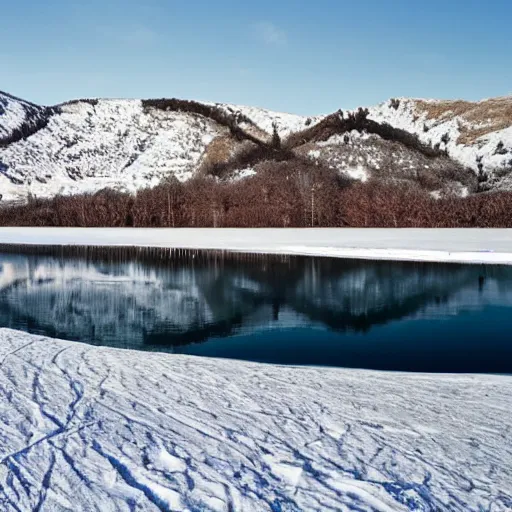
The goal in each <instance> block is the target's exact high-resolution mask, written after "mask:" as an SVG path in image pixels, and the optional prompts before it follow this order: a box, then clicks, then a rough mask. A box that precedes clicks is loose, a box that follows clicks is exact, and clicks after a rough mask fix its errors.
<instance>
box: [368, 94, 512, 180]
mask: <svg viewBox="0 0 512 512" xmlns="http://www.w3.org/2000/svg"><path fill="white" fill-rule="evenodd" d="M503 100H507V98H504V99H503ZM398 101H399V105H398V107H397V108H394V107H393V104H392V102H391V101H387V102H385V103H382V104H380V105H378V106H377V107H372V108H370V109H369V110H370V118H371V119H373V120H375V121H379V122H386V123H389V124H390V125H392V126H394V127H396V128H401V129H403V130H406V131H408V132H409V133H413V134H416V135H417V136H418V137H419V138H420V140H421V141H423V142H425V143H427V144H429V145H431V146H434V145H435V144H438V143H439V144H440V147H441V149H446V150H447V151H448V154H449V155H450V157H452V158H453V159H454V160H456V161H458V162H460V163H462V164H463V165H465V166H466V167H468V168H471V169H473V170H475V171H478V160H477V158H478V159H479V160H481V163H482V165H483V168H484V169H485V170H491V171H492V170H496V169H502V168H506V167H510V166H511V163H510V162H511V160H512V119H510V124H511V126H508V127H507V128H505V129H502V130H497V131H492V132H491V133H489V134H487V135H483V136H481V137H479V138H477V140H476V141H475V143H473V144H468V145H465V144H462V143H459V136H460V127H461V125H464V124H466V125H467V124H468V123H467V121H465V120H464V119H463V118H462V117H457V116H453V117H452V116H449V117H447V118H446V119H444V118H441V119H431V120H428V119H427V115H426V113H425V112H421V111H419V110H418V108H417V103H418V101H423V102H426V103H430V104H432V105H435V104H436V103H438V104H439V103H442V102H438V101H435V100H414V99H408V98H400V99H399V100H398ZM425 130H427V131H425ZM443 137H445V140H448V142H444V141H443ZM499 143H501V144H503V148H502V150H501V151H498V152H497V147H498V144H499Z"/></svg>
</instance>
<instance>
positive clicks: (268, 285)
mask: <svg viewBox="0 0 512 512" xmlns="http://www.w3.org/2000/svg"><path fill="white" fill-rule="evenodd" d="M83 256H85V254H84V255H83ZM0 326H2V327H11V328H14V329H22V330H25V331H28V332H32V333H38V334H44V335H48V336H53V337H59V338H64V339H69V340H79V341H83V342H87V343H92V344H96V345H108V346H113V347H122V348H131V349H137V350H156V351H167V352H177V353H184V354H196V355H201V356H215V357H229V358H237V359H249V360H254V361H265V362H272V363H281V364H310V365H334V366H345V367H360V368H377V369H390V370H406V371H429V372H431V371H434V372H438V371H439V372H499V373H512V267H504V266H482V265H475V266H469V265H454V264H450V265H447V264H431V263H399V262H366V261H351V260H339V259H330V258H302V257H242V256H235V255H224V256H222V255H219V254H214V253H205V252H201V253H199V252H194V253H186V254H181V255H176V254H174V255H169V254H168V253H167V254H163V253H162V252H160V253H157V254H154V253H151V254H142V256H141V255H140V254H139V255H136V257H135V256H134V255H132V254H122V251H117V252H116V253H112V254H110V255H107V256H105V254H104V253H103V254H102V255H101V257H100V256H95V257H94V258H91V255H90V254H89V255H88V256H87V258H86V257H81V256H80V255H78V256H77V255H76V254H75V255H74V257H71V256H69V255H68V256H64V255H59V256H35V255H22V254H6V253H0Z"/></svg>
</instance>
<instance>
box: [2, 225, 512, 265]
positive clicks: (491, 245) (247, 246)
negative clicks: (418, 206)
mask: <svg viewBox="0 0 512 512" xmlns="http://www.w3.org/2000/svg"><path fill="white" fill-rule="evenodd" d="M0 245H41V246H94V247H120V246H123V247H154V248H165V249H185V250H213V251H216V250H218V251H228V252H233V253H253V254H273V255H289V256H318V257H334V258H346V259H366V260H388V261H389V260H391V261H425V262H438V263H471V264H498V265H499V264H501V265H512V229H415V228H398V229H388V228H254V229H244V228H60V227H59V228H48V227H44V228H38V227H27V228H23V227H22V228H20V227H12V228H11V227H2V228H0Z"/></svg>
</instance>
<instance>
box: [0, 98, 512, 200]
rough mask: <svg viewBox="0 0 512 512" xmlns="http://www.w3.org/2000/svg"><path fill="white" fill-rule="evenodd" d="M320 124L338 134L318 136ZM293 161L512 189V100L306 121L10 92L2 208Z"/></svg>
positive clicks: (430, 103)
mask: <svg viewBox="0 0 512 512" xmlns="http://www.w3.org/2000/svg"><path fill="white" fill-rule="evenodd" d="M347 119H352V120H353V122H352V123H351V122H347ZM322 123H324V124H326V125H329V126H330V128H329V129H330V130H331V132H332V133H331V132H328V133H327V134H328V135H329V136H325V137H323V139H322V138H320V139H318V138H317V140H314V138H310V140H308V138H307V137H309V135H310V134H311V133H312V132H314V130H313V128H314V127H315V126H320V128H321V127H322ZM347 127H352V128H353V129H350V130H349V129H348V128H347ZM274 132H275V134H277V139H276V138H275V137H276V135H275V134H274ZM324 135H325V134H324ZM301 136H304V137H305V138H303V139H301ZM294 138H295V140H294ZM273 141H274V142H273ZM291 141H294V142H293V144H292V143H291ZM273 144H279V148H277V147H273ZM258 146H259V148H258ZM422 148H423V149H422ZM285 150H286V151H288V153H285V152H284V151H285ZM427 150H428V151H427ZM429 152H431V153H432V154H428V153H429ZM421 153H423V154H421ZM290 158H300V159H302V160H304V161H307V162H310V163H311V164H312V165H324V166H326V167H328V168H330V169H334V170H335V171H337V172H338V173H340V174H341V175H344V176H347V177H348V178H350V179H355V180H362V181H365V180H367V179H385V180H392V181H393V180H394V181H397V182H399V181H403V180H406V181H415V182H419V183H420V185H421V186H422V187H423V186H425V187H426V189H427V190H428V191H429V192H430V193H432V194H433V196H434V197H435V196H444V195H447V194H455V195H462V196H463V195H467V194H471V193H474V192H478V191H487V190H509V189H512V96H505V97H502V98H491V99H486V100H482V101H480V102H466V101H462V100H456V101H449V100H423V99H411V98H392V99H390V100H388V101H386V102H384V103H381V104H380V105H378V106H375V107H370V108H368V109H359V110H356V111H346V112H342V111H338V112H335V113H333V114H330V115H323V116H316V117H306V116H299V115H294V114H285V113H279V112H273V111H269V110H265V109H261V108H256V107H247V106H241V105H231V104H226V103H211V102H194V101H187V100H178V99H172V98H171V99H157V100H133V99H100V98H90V99H78V100H71V101H68V102H64V103H61V104H59V105H55V106H38V105H36V104H34V103H31V102H29V101H25V100H22V99H20V98H17V97H16V96H13V95H11V94H8V93H1V92H0V194H2V195H3V198H4V201H6V200H7V201H9V200H12V201H24V200H26V199H27V198H28V197H29V196H36V197H53V196H55V195H59V194H63V195H70V194H79V193H89V192H91V193H92V192H96V191H98V190H101V189H104V188H112V189H116V190H124V191H128V192H135V191H137V190H140V189H143V188H147V187H152V186H155V185H157V184H158V183H160V182H161V181H162V180H166V179H169V178H176V179H178V180H179V181H186V180H189V179H191V178H192V177H194V176H197V175H204V174H207V175H208V174H211V175H214V176H216V178H217V179H224V180H233V179H242V178H244V177H247V176H251V175H252V174H254V173H257V172H258V167H259V166H261V165H262V164H264V163H265V162H268V161H272V160H276V161H280V160H283V159H284V160H286V159H290ZM418 176H419V177H418ZM426 184H427V185H426Z"/></svg>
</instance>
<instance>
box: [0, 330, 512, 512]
mask: <svg viewBox="0 0 512 512" xmlns="http://www.w3.org/2000/svg"><path fill="white" fill-rule="evenodd" d="M511 400H512V379H511V377H508V376H493V375H487V376H484V375H480V376H471V375H460V376H452V375H426V374H401V373H382V372H371V371H363V370H344V369H328V368H295V367H280V366H271V365H263V364H254V363H243V362H234V361H228V360H215V359H202V358H193V357H188V356H176V355H166V354H149V353H140V352H132V351H122V350H117V349H110V348H104V347H91V346H87V345H83V344H79V343H73V342H66V341H60V340H54V339H48V338H42V337H36V336H31V335H28V334H25V333H20V332H16V331H11V330H7V329H1V330H0V507H1V510H2V511H5V512H10V511H18V512H19V511H25V510H27V511H28V510H34V511H36V510H37V511H69V510H87V511H101V512H107V511H132V510H140V511H158V510H160V511H170V510H173V511H178V510H188V511H198V510H207V511H229V510H233V511H234V510H236V511H239V510H240V511H242V510H247V511H258V510H263V511H264V510H268V511H281V510H288V511H302V510H311V511H315V510H322V511H328V510H336V511H349V510H359V511H368V512H370V511H380V512H391V511H393V512H399V511H407V510H417V511H425V512H426V511H434V510H443V511H445V510H446V511H455V512H456V511H460V512H470V511H475V512H477V511H478V512H479V511H482V510H488V511H493V512H505V511H507V510H510V509H511V507H512V493H511V489H512V486H511V485H510V484H511V482H512V443H511V439H512V436H511V434H512V432H511V427H510V425H512V410H511V409H510V407H509V406H508V404H510V402H511Z"/></svg>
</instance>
